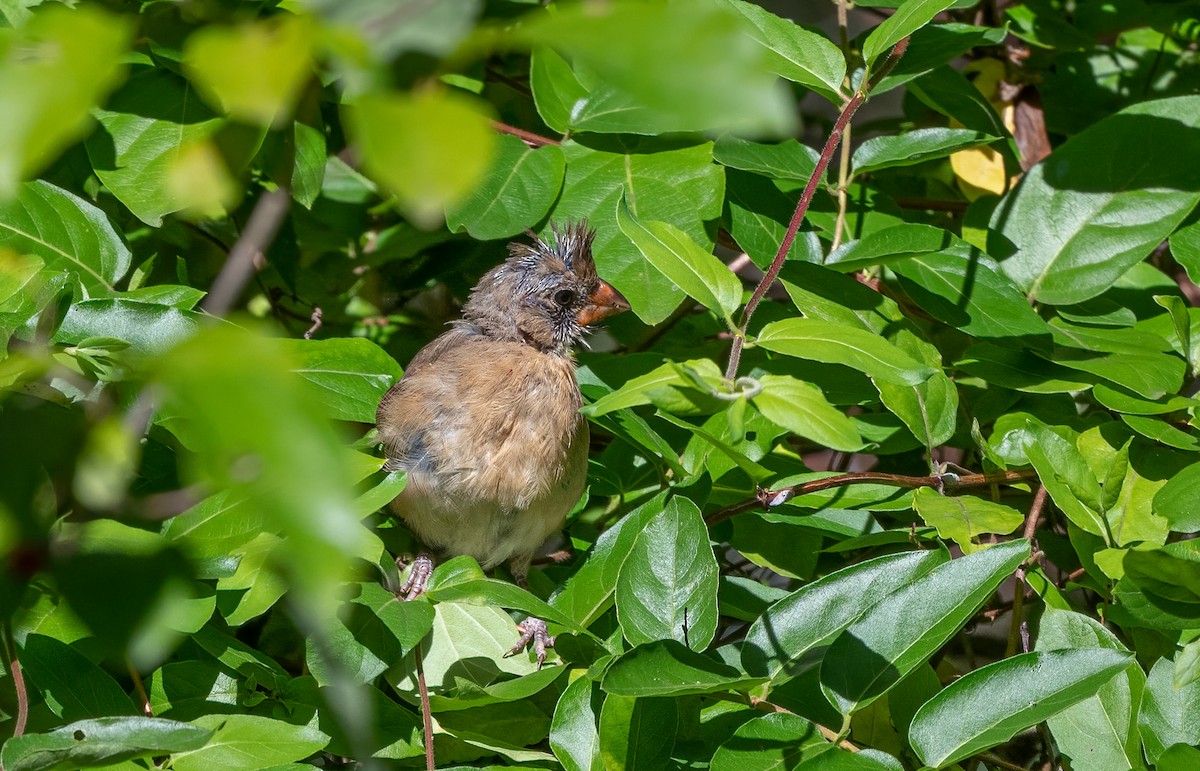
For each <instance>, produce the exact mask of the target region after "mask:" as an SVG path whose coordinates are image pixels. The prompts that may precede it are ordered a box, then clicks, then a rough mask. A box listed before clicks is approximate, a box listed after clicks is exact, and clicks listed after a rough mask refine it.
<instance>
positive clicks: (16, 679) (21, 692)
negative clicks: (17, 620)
mask: <svg viewBox="0 0 1200 771" xmlns="http://www.w3.org/2000/svg"><path fill="white" fill-rule="evenodd" d="M4 650H5V653H6V654H7V655H8V671H9V674H11V675H12V681H13V691H14V692H15V693H16V696H17V722H16V723H15V724H14V725H13V736H14V737H16V736H20V735H22V734H24V733H25V725H26V724H27V723H28V722H29V691H28V690H27V689H26V688H25V675H24V674H22V673H21V662H20V661H19V660H18V659H17V644H16V642H15V641H14V640H13V633H12V622H11V621H6V622H5V624H4Z"/></svg>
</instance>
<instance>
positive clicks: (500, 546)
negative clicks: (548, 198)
mask: <svg viewBox="0 0 1200 771" xmlns="http://www.w3.org/2000/svg"><path fill="white" fill-rule="evenodd" d="M529 235H530V236H531V237H532V238H533V243H532V244H530V245H527V244H522V243H513V244H510V245H509V255H510V256H509V258H508V259H507V260H506V261H505V262H504V263H503V264H501V265H499V266H497V267H496V268H494V269H492V270H491V271H490V272H489V273H487V275H485V276H484V277H483V278H482V279H481V280H480V281H479V284H478V285H476V287H475V288H474V289H473V290H472V291H471V295H470V298H469V299H468V301H467V304H466V305H465V306H464V307H463V314H462V319H461V320H459V321H456V322H454V328H453V329H452V330H450V331H449V332H446V333H444V334H442V335H441V336H440V337H438V338H437V339H436V340H434V341H433V342H431V343H430V344H429V345H427V346H425V347H424V348H422V349H421V350H420V352H418V353H417V355H416V356H415V357H413V359H412V361H411V362H410V363H409V365H408V369H407V370H406V371H405V373H404V376H403V377H402V378H401V379H400V380H399V381H398V382H397V383H396V384H395V385H394V386H392V388H391V390H389V391H388V392H387V394H385V395H384V397H383V400H382V401H381V402H380V404H379V410H378V412H377V414H376V422H377V423H378V426H379V438H380V440H381V441H382V442H383V447H384V451H385V453H386V455H387V458H388V460H387V465H386V466H385V467H384V468H385V469H387V470H390V471H394V470H399V469H403V470H404V471H406V472H407V473H408V486H407V487H406V488H405V489H404V491H403V492H402V493H401V494H400V495H399V496H397V498H396V499H395V500H394V501H392V510H393V511H394V512H395V513H396V514H397V515H398V516H400V518H401V519H403V520H404V522H405V523H406V524H407V525H408V527H409V528H410V529H411V530H412V531H413V533H414V534H415V535H416V536H417V537H418V538H419V539H420V540H421V541H422V542H423V543H424V544H425V546H426V547H427V548H428V549H429V550H431V551H432V552H434V553H435V554H437V556H439V557H449V556H455V555H459V554H469V555H471V556H472V557H474V558H475V559H477V560H478V561H479V564H480V565H481V566H482V567H483V568H484V569H485V570H486V569H489V568H492V567H494V566H496V565H498V564H500V563H502V562H507V563H508V565H509V568H510V570H511V571H512V575H513V577H514V579H515V580H516V582H517V583H518V584H520V585H522V586H524V585H525V580H526V576H527V575H528V573H529V565H530V561H531V560H532V559H533V556H534V554H535V552H537V550H538V548H539V547H540V546H541V545H542V544H543V543H545V542H546V540H547V539H548V538H549V537H550V536H551V535H552V534H554V533H555V532H556V531H558V530H559V528H561V527H562V523H563V520H564V519H565V518H566V515H567V512H568V511H570V510H571V508H572V507H573V506H574V505H575V503H576V502H577V501H578V500H579V497H580V495H581V494H582V493H583V489H584V485H585V482H586V480H587V454H588V426H587V421H585V420H584V418H583V416H582V415H580V413H579V408H580V406H582V403H583V401H582V398H581V397H580V394H579V386H578V384H577V383H576V380H575V361H574V358H573V357H572V355H571V348H572V346H574V345H575V344H576V343H577V342H579V340H580V339H581V338H582V337H583V335H584V333H585V327H586V326H587V325H588V324H591V323H593V322H596V321H599V320H600V319H603V318H605V317H607V316H612V315H614V314H617V313H620V312H622V311H625V310H628V309H629V304H628V303H627V302H626V301H625V298H624V297H622V296H621V293H620V292H618V291H617V290H615V289H613V288H612V287H611V286H610V285H608V284H607V283H605V282H604V281H601V280H600V278H599V277H598V276H597V275H596V264H595V262H594V261H593V259H592V239H593V237H594V235H595V234H594V232H593V231H591V230H589V229H588V227H587V224H586V223H577V224H573V225H568V226H567V228H566V229H565V230H563V231H561V232H560V231H559V230H558V229H557V228H553V237H552V238H551V239H550V240H549V241H543V240H541V239H539V238H538V237H537V236H536V235H535V234H533V233H532V232H530V233H529ZM432 571H433V560H432V558H431V557H430V555H428V554H422V555H421V556H420V557H418V558H417V561H416V562H415V563H414V565H413V569H412V572H411V573H410V574H409V578H408V580H407V581H406V582H405V585H404V586H403V587H401V589H400V593H401V595H402V596H403V597H404V598H405V599H411V598H413V597H415V596H417V595H418V594H420V593H421V592H422V591H424V589H425V584H426V582H427V581H428V579H429V575H430V574H431V573H432ZM520 630H521V635H522V636H521V641H520V642H519V643H518V644H517V646H516V648H514V651H516V650H523V649H524V648H525V647H526V646H527V645H529V644H530V643H532V644H533V646H534V649H535V651H536V652H537V656H538V665H539V666H540V665H541V663H542V661H543V660H544V659H545V655H546V654H545V649H546V647H547V646H549V645H553V638H550V637H549V636H548V635H547V632H546V625H545V623H544V622H542V621H540V620H538V619H533V618H531V619H527V620H526V621H525V622H524V623H523V624H521V625H520Z"/></svg>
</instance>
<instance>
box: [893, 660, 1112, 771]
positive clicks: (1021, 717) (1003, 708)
mask: <svg viewBox="0 0 1200 771" xmlns="http://www.w3.org/2000/svg"><path fill="white" fill-rule="evenodd" d="M1132 661H1133V657H1132V656H1130V655H1129V654H1128V653H1120V652H1118V651H1115V650H1111V649H1106V648H1076V649H1069V650H1056V651H1046V652H1037V653H1022V654H1019V655H1017V656H1013V657H1012V658H1008V659H1004V660H1003V661H998V662H996V663H994V664H989V665H987V666H985V667H982V668H980V669H977V670H975V671H974V672H969V673H967V674H966V675H963V676H962V677H961V678H959V679H958V680H955V681H954V682H953V683H951V684H950V685H948V686H946V688H945V689H944V690H942V691H941V692H939V693H938V694H937V695H936V696H934V697H933V698H932V699H930V700H929V701H928V702H926V703H925V705H924V706H923V707H921V708H920V709H919V710H917V714H916V715H914V716H913V721H912V725H911V726H910V727H909V732H908V736H909V741H910V742H911V743H912V746H913V749H915V750H916V752H917V755H919V756H920V758H921V760H922V761H923V762H924V763H926V764H927V765H930V766H935V767H937V768H941V767H943V766H946V765H949V764H951V763H954V762H955V761H958V760H962V759H963V758H967V757H970V756H971V755H974V754H975V753H977V752H980V751H982V750H985V749H988V748H989V747H994V746H996V745H998V744H1003V743H1004V742H1006V741H1008V740H1009V739H1011V738H1012V737H1013V736H1014V735H1016V733H1017V732H1018V731H1022V730H1024V729H1026V728H1029V727H1030V726H1032V725H1036V724H1038V723H1040V722H1041V721H1043V720H1045V719H1046V718H1048V717H1051V716H1053V715H1055V714H1057V713H1059V712H1061V711H1062V710H1064V709H1066V708H1067V707H1070V706H1072V705H1074V704H1078V703H1079V702H1081V701H1083V700H1085V699H1088V698H1091V697H1092V696H1094V695H1095V694H1096V692H1097V691H1098V690H1099V689H1100V687H1101V686H1102V685H1104V684H1105V683H1106V682H1108V681H1109V680H1111V679H1112V678H1113V676H1114V675H1116V674H1117V673H1118V672H1120V671H1121V670H1123V669H1126V668H1127V667H1128V666H1129V664H1130V663H1131V662H1132ZM1089 762H1090V761H1089Z"/></svg>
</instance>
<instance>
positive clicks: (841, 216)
mask: <svg viewBox="0 0 1200 771" xmlns="http://www.w3.org/2000/svg"><path fill="white" fill-rule="evenodd" d="M850 129H851V126H850V124H846V130H845V131H843V132H842V149H841V151H840V154H841V157H840V158H839V159H838V187H837V219H836V220H834V225H833V241H832V242H831V243H830V244H829V250H830V251H831V252H832V251H833V250H834V249H837V248H838V247H839V246H841V245H842V233H843V232H844V231H845V230H846V210H847V209H848V208H849V207H850V196H849V194H848V192H847V190H848V188H849V187H850Z"/></svg>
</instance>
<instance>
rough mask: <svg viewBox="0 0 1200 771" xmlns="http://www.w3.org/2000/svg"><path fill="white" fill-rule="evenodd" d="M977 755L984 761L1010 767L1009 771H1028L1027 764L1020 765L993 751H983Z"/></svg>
mask: <svg viewBox="0 0 1200 771" xmlns="http://www.w3.org/2000/svg"><path fill="white" fill-rule="evenodd" d="M975 757H977V758H979V759H980V760H982V761H983V762H984V763H991V764H992V765H993V766H1000V768H1004V769H1009V771H1028V769H1026V768H1025V766H1018V765H1017V764H1016V763H1009V762H1008V761H1007V760H1005V759H1004V758H1002V757H1000V756H998V755H996V754H995V753H993V752H981V753H979V754H978V755H976V756H975Z"/></svg>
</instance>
